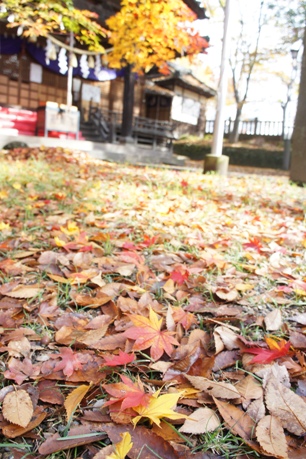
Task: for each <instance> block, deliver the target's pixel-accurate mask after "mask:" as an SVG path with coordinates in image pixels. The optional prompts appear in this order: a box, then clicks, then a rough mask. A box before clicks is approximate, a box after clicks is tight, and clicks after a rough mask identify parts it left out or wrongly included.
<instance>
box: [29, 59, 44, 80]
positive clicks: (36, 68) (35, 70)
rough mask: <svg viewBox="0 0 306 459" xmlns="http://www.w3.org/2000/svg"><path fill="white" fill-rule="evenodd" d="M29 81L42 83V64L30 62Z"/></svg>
mask: <svg viewBox="0 0 306 459" xmlns="http://www.w3.org/2000/svg"><path fill="white" fill-rule="evenodd" d="M30 81H31V82H32V83H40V84H41V83H42V66H41V65H38V64H34V62H31V64H30Z"/></svg>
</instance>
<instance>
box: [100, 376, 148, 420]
mask: <svg viewBox="0 0 306 459" xmlns="http://www.w3.org/2000/svg"><path fill="white" fill-rule="evenodd" d="M120 378H121V380H122V382H119V383H114V384H103V388H104V390H105V391H106V392H107V393H108V394H109V395H111V397H112V398H111V399H110V400H109V401H108V402H106V403H105V404H104V406H107V405H112V404H114V403H117V402H122V403H121V407H120V411H124V410H127V409H128V408H134V407H136V406H140V405H142V406H147V405H148V404H149V401H150V399H151V395H150V394H146V393H145V391H144V388H143V385H142V383H141V381H140V379H138V381H137V382H133V381H131V380H130V379H129V378H128V377H127V376H124V375H120Z"/></svg>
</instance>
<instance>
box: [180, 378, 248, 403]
mask: <svg viewBox="0 0 306 459" xmlns="http://www.w3.org/2000/svg"><path fill="white" fill-rule="evenodd" d="M185 377H186V378H187V379H188V381H189V382H190V383H191V384H192V385H193V386H194V387H195V388H196V389H199V390H201V391H203V392H207V393H208V394H209V395H212V396H214V397H217V398H225V399H237V398H240V393H239V392H238V390H237V389H236V388H235V386H233V384H229V383H224V382H215V381H211V380H209V379H207V378H202V377H201V376H190V375H185Z"/></svg>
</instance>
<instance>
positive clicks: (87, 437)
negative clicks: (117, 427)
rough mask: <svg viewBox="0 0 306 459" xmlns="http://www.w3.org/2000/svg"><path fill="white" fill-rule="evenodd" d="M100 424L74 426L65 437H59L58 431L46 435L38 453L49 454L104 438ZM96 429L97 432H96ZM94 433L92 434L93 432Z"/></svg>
mask: <svg viewBox="0 0 306 459" xmlns="http://www.w3.org/2000/svg"><path fill="white" fill-rule="evenodd" d="M100 426H101V424H97V423H95V424H94V425H85V426H78V427H74V428H73V429H71V430H70V431H69V432H68V435H67V437H61V436H60V434H59V433H56V434H54V435H52V436H51V437H48V439H47V440H46V441H45V442H43V443H42V444H41V445H40V447H39V450H38V452H39V454H42V455H46V456H47V455H50V454H52V453H55V452H57V451H64V450H66V449H70V448H74V447H76V446H81V445H88V444H90V443H93V442H95V441H99V440H104V439H105V438H106V434H105V432H103V431H102V429H101V427H100ZM97 431H98V432H97ZM95 433H96V435H93V434H95Z"/></svg>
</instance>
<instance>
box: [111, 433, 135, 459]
mask: <svg viewBox="0 0 306 459" xmlns="http://www.w3.org/2000/svg"><path fill="white" fill-rule="evenodd" d="M121 437H122V440H121V441H120V442H119V443H116V445H115V451H114V452H113V453H112V454H108V455H107V456H106V458H105V459H125V457H126V455H127V453H128V452H129V451H130V449H131V448H132V446H133V442H132V441H131V435H130V434H129V432H124V433H123V434H121Z"/></svg>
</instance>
